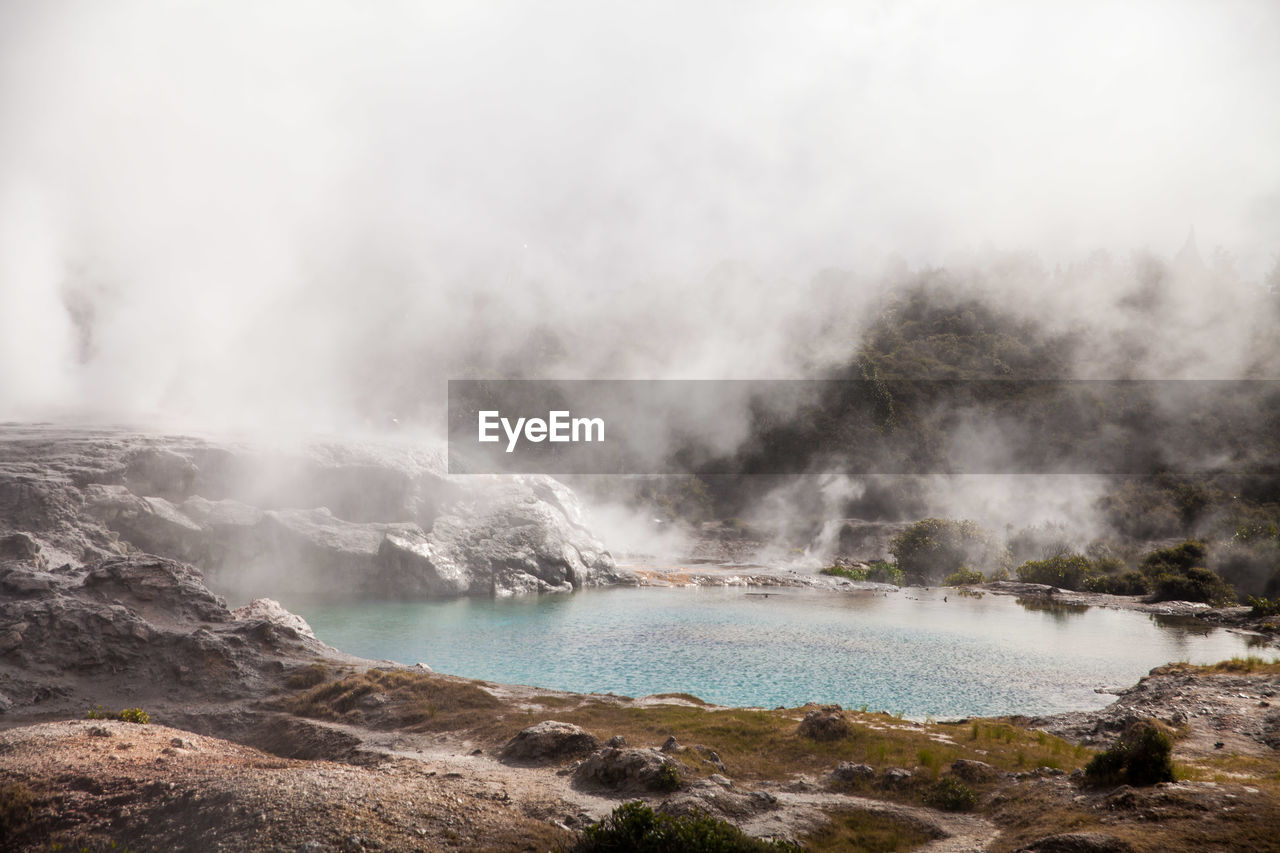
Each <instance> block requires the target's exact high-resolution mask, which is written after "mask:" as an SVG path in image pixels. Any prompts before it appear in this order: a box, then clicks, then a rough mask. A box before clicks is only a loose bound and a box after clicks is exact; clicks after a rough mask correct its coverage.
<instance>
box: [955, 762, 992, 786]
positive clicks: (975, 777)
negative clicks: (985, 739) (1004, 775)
mask: <svg viewBox="0 0 1280 853" xmlns="http://www.w3.org/2000/svg"><path fill="white" fill-rule="evenodd" d="M951 772H952V773H953V774H954V775H955V776H956V777H958V778H960V779H963V780H964V781H966V782H993V781H995V780H996V779H998V778H999V777H1000V771H999V770H997V769H996V768H994V767H992V766H991V765H990V764H987V763H986V762H985V761H974V760H972V759H968V758H957V759H956V760H955V761H953V762H951Z"/></svg>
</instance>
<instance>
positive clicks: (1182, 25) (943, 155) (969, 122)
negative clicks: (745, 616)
mask: <svg viewBox="0 0 1280 853" xmlns="http://www.w3.org/2000/svg"><path fill="white" fill-rule="evenodd" d="M1277 43H1280V7H1277V6H1276V4H1274V3H1270V2H1265V0H1259V2H1224V3H1213V4H1206V3H1198V2H1190V0H1184V1H1183V0H1175V2H1167V0H1161V2H1146V3H1143V2H1138V3H1129V4H1124V5H1123V7H1117V6H1116V4H1107V3H1100V2H1097V3H1090V2H1084V3H1081V2H1055V3H1036V4H1025V3H1022V4H1019V3H1012V2H989V3H980V4H963V6H961V5H960V4H953V3H946V2H904V3H866V4H861V5H859V6H858V8H854V9H841V8H822V7H818V6H808V5H802V6H794V5H792V6H783V5H769V4H742V3H702V4H697V5H696V6H694V7H690V6H689V5H688V4H663V3H659V4H643V5H641V6H635V7H631V8H620V7H616V6H602V5H600V4H593V3H540V4H524V5H520V4H470V3H467V4H464V3H383V4H377V5H376V6H367V7H366V6H360V5H357V4H350V3H343V2H311V3H305V4H303V3H297V4H268V5H266V6H264V5H262V4H248V3H197V2H193V3H183V4H175V5H165V6H156V5H154V4H144V3H113V4H110V5H104V4H97V3H90V2H83V3H58V4H50V3H43V2H35V1H34V0H32V2H9V3H6V4H4V5H3V6H2V7H0V127H3V128H4V131H3V133H0V418H33V417H61V418H68V417H71V418H114V419H123V420H128V421H133V422H143V423H160V422H167V423H188V424H199V425H202V426H205V427H216V426H242V427H255V428H287V429H305V430H308V431H325V430H331V431H345V430H352V429H358V428H366V427H374V428H382V427H385V426H386V425H387V424H388V423H389V422H390V421H391V419H392V418H395V419H397V420H398V421H399V422H400V423H401V424H402V425H405V426H406V427H408V428H413V427H418V428H421V429H422V430H423V431H424V433H429V434H435V435H437V436H442V435H443V418H442V415H441V412H440V406H441V405H442V404H443V400H444V392H445V380H446V379H447V378H450V377H463V376H480V377H493V376H499V377H501V376H539V377H548V378H574V377H581V378H753V379H760V378H783V377H813V376H815V375H818V374H820V373H821V372H822V371H824V370H826V369H828V368H830V367H832V366H833V365H838V364H841V363H844V362H845V361H847V359H848V358H849V355H850V353H851V352H852V351H854V350H855V349H856V347H857V344H858V336H859V335H860V334H861V331H862V329H863V328H864V326H865V325H866V320H867V318H868V316H869V313H870V312H871V311H873V310H874V309H875V308H876V306H878V305H880V304H881V299H882V297H883V295H884V292H885V290H886V288H891V287H893V286H894V285H895V284H897V283H901V282H904V281H906V280H908V279H909V278H910V276H911V271H912V270H920V269H923V268H928V267H930V266H934V265H946V266H947V267H948V268H949V269H951V270H953V271H955V274H956V275H958V276H959V278H960V279H961V280H965V281H980V282H981V286H982V288H983V289H984V291H985V292H987V293H988V294H990V296H991V298H993V299H995V300H997V301H998V302H999V303H1001V304H1002V305H1005V306H1007V307H1008V308H1009V310H1010V311H1013V312H1015V313H1019V314H1022V315H1025V316H1028V317H1034V318H1038V319H1039V320H1040V321H1041V322H1043V323H1044V324H1045V326H1046V328H1048V329H1051V330H1054V331H1064V330H1068V329H1070V328H1072V327H1073V326H1076V325H1085V326H1088V327H1089V328H1091V329H1093V330H1095V332H1098V334H1097V335H1096V337H1095V338H1094V340H1095V342H1096V346H1095V347H1094V348H1093V349H1091V350H1090V351H1089V352H1088V353H1082V354H1081V360H1080V362H1079V364H1078V365H1077V371H1076V374H1077V375H1079V376H1091V375H1093V376H1098V375H1101V376H1106V375H1109V373H1108V371H1110V370H1111V368H1112V367H1113V366H1114V365H1115V364H1116V363H1117V362H1118V361H1120V360H1121V358H1123V359H1124V360H1125V363H1127V364H1130V365H1136V367H1134V372H1135V374H1137V375H1145V376H1152V377H1168V376H1196V377H1223V378H1225V377H1231V376H1236V375H1240V374H1241V373H1242V372H1244V371H1246V370H1247V369H1249V368H1250V366H1251V365H1254V364H1255V363H1256V354H1257V352H1258V350H1259V347H1265V346H1267V345H1268V342H1272V343H1274V339H1273V338H1268V337H1267V335H1268V334H1273V332H1271V331H1270V329H1271V327H1272V326H1274V323H1273V321H1272V320H1271V319H1270V317H1269V316H1265V315H1260V314H1259V312H1258V311H1257V310H1255V307H1256V305H1257V304H1258V303H1259V301H1260V300H1261V299H1262V298H1263V295H1264V293H1265V287H1264V282H1265V281H1266V280H1267V278H1268V276H1271V277H1272V279H1273V281H1272V283H1273V285H1274V283H1275V282H1274V278H1275V276H1276V273H1275V272H1273V268H1274V265H1275V253H1276V251H1277V250H1280V244H1278V243H1277V235H1280V158H1277V157H1275V155H1274V152H1276V151H1278V150H1280V111H1277V110H1276V109H1275V108H1274V106H1275V103H1276V97H1277V95H1278V94H1280V93H1278V92H1277V86H1276V81H1277V80H1280V54H1278V53H1277V52H1276V51H1275V50H1274V46H1275V45H1276V44H1277ZM1191 225H1194V226H1195V228H1196V229H1197V233H1198V234H1199V235H1200V242H1201V244H1202V246H1203V247H1204V251H1203V258H1202V264H1203V266H1204V267H1205V268H1206V269H1207V272H1205V273H1204V274H1203V275H1198V276H1191V277H1184V278H1183V279H1178V280H1179V281H1183V282H1184V285H1185V286H1182V287H1180V288H1178V289H1176V290H1175V291H1173V292H1172V293H1166V294H1164V295H1163V296H1161V298H1160V300H1158V301H1157V302H1155V303H1150V304H1146V305H1145V307H1144V308H1143V309H1142V310H1141V311H1128V312H1126V311H1124V310H1116V306H1117V305H1122V304H1123V300H1124V299H1126V298H1129V299H1140V298H1141V296H1142V282H1143V280H1144V278H1143V276H1144V274H1145V273H1144V270H1147V268H1148V267H1149V265H1150V264H1152V263H1155V262H1156V261H1153V260H1152V258H1156V259H1159V258H1164V259H1168V258H1169V257H1170V256H1171V255H1172V254H1173V253H1174V252H1175V251H1176V250H1177V249H1178V247H1179V246H1180V245H1181V244H1182V241H1183V238H1184V236H1185V235H1186V233H1187V231H1188V228H1189V226H1191ZM1212 247H1218V248H1217V249H1214V248H1212ZM1135 249H1137V250H1146V251H1147V252H1148V253H1149V254H1137V255H1133V254H1131V252H1132V251H1133V250H1135ZM824 271H825V272H824ZM1135 294H1136V295H1135ZM1132 328H1141V329H1142V330H1143V332H1144V334H1145V335H1146V336H1147V337H1146V340H1147V341H1148V342H1149V347H1148V350H1147V351H1146V352H1143V353H1138V354H1135V353H1132V352H1124V353H1113V352H1108V351H1107V349H1106V347H1107V343H1106V342H1107V341H1108V340H1111V339H1112V338H1111V337H1110V336H1109V335H1108V334H1106V332H1109V331H1116V332H1124V331H1125V330H1126V329H1132ZM1121 337H1123V336H1121ZM1005 494H1006V497H1007V493H1005ZM943 503H947V501H943Z"/></svg>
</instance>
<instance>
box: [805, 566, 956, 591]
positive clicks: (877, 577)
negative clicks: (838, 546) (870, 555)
mask: <svg viewBox="0 0 1280 853" xmlns="http://www.w3.org/2000/svg"><path fill="white" fill-rule="evenodd" d="M820 574H824V575H830V576H831V577H836V578H848V579H849V580H851V581H870V582H872V583H891V584H893V585H894V586H902V585H903V584H904V583H906V576H905V575H904V574H903V572H902V570H901V569H899V568H898V567H897V566H895V565H894V564H893V563H886V562H884V561H883V560H877V561H876V562H874V563H872V564H871V565H870V566H869V567H868V568H865V569H858V568H854V567H852V566H828V567H827V568H825V569H822V570H821V572H820ZM974 583H981V581H974Z"/></svg>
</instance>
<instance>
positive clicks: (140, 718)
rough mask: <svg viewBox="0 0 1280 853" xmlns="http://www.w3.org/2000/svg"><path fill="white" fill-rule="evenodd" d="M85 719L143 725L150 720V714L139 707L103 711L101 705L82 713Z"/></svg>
mask: <svg viewBox="0 0 1280 853" xmlns="http://www.w3.org/2000/svg"><path fill="white" fill-rule="evenodd" d="M84 718H85V719H86V720H121V721H123V722H126V723H137V724H138V725H140V726H145V725H147V724H148V723H150V722H151V715H150V714H148V713H147V712H146V711H144V710H142V709H141V708H125V709H124V710H123V711H104V710H103V709H102V706H101V705H99V706H97V707H96V708H92V709H90V710H89V712H88V713H86V714H85V715H84Z"/></svg>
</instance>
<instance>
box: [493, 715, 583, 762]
mask: <svg viewBox="0 0 1280 853" xmlns="http://www.w3.org/2000/svg"><path fill="white" fill-rule="evenodd" d="M599 746H600V741H599V740H598V739H597V738H596V736H595V735H593V734H591V732H589V731H587V730H586V729H584V728H581V727H580V726H575V725H573V724H572V723H561V722H557V721H556V720H545V721H543V722H541V723H538V724H537V725H533V726H530V727H529V728H527V729H525V730H523V731H521V732H520V733H519V734H517V735H516V736H515V737H513V738H512V739H511V740H509V741H507V743H506V745H505V746H504V747H503V748H502V752H501V758H502V760H503V761H508V762H511V763H517V764H544V763H548V762H553V761H563V760H565V759H568V758H576V757H579V756H582V755H588V754H590V753H592V752H594V751H595V750H596V749H598V748H599Z"/></svg>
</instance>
